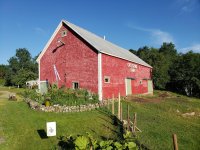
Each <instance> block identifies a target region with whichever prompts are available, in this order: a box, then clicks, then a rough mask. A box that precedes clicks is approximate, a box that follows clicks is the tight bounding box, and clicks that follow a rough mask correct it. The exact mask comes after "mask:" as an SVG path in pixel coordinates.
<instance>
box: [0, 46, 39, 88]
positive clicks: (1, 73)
mask: <svg viewBox="0 0 200 150" xmlns="http://www.w3.org/2000/svg"><path fill="white" fill-rule="evenodd" d="M36 59H37V56H36V57H34V58H32V56H31V54H30V52H29V51H28V50H27V49H26V48H19V49H16V54H15V55H14V56H13V57H11V58H10V59H9V60H8V65H0V85H5V86H19V87H24V86H25V84H26V81H29V80H35V79H37V78H38V64H37V62H36Z"/></svg>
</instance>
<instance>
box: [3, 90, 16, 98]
mask: <svg viewBox="0 0 200 150" xmlns="http://www.w3.org/2000/svg"><path fill="white" fill-rule="evenodd" d="M14 94H15V93H11V92H8V91H0V100H1V99H8V98H9V95H14Z"/></svg>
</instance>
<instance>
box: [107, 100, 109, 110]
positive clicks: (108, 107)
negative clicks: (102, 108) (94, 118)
mask: <svg viewBox="0 0 200 150" xmlns="http://www.w3.org/2000/svg"><path fill="white" fill-rule="evenodd" d="M107 109H108V110H109V100H107Z"/></svg>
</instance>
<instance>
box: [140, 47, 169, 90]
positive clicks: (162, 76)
mask: <svg viewBox="0 0 200 150" xmlns="http://www.w3.org/2000/svg"><path fill="white" fill-rule="evenodd" d="M137 56H138V57H140V58H141V59H142V60H144V61H145V62H147V63H148V64H150V65H151V66H152V67H153V74H152V75H153V83H154V86H155V88H156V89H165V86H166V84H167V82H168V81H169V79H170V78H169V76H168V65H167V62H166V61H167V60H166V59H165V56H164V55H163V54H162V53H160V52H159V50H158V49H156V48H149V47H147V46H144V47H142V48H139V49H138V51H137Z"/></svg>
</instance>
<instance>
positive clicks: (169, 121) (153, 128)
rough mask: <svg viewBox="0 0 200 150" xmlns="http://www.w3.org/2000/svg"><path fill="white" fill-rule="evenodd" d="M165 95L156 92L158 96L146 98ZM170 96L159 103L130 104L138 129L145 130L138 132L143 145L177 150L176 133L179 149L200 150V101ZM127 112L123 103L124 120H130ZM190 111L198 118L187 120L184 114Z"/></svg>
mask: <svg viewBox="0 0 200 150" xmlns="http://www.w3.org/2000/svg"><path fill="white" fill-rule="evenodd" d="M162 93H164V92H162V91H156V92H155V95H154V96H143V97H142V98H145V99H147V100H152V99H160V97H159V94H162ZM168 94H169V96H168V97H164V98H161V100H160V102H157V103H152V102H151V103H140V102H135V101H131V102H128V103H129V105H130V112H131V113H130V115H131V118H133V114H134V112H136V113H137V127H138V128H139V129H141V130H142V133H139V132H138V133H137V136H138V139H139V141H140V143H142V144H144V145H145V146H147V147H148V148H150V149H158V150H160V149H173V141H172V134H173V133H176V134H177V137H178V146H179V149H190V150H193V149H194V150H196V149H200V99H195V98H188V97H185V96H181V95H177V94H174V93H170V92H168ZM116 104H117V103H116ZM115 108H117V106H116V107H115ZM126 110H127V102H123V112H124V113H123V118H126ZM178 111H179V112H178ZM186 112H195V113H196V115H195V116H192V117H186V118H185V117H183V116H182V114H183V113H186ZM116 114H117V112H116Z"/></svg>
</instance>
